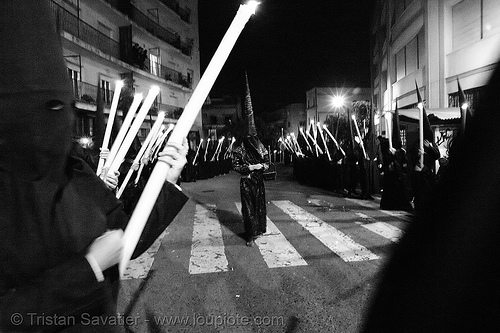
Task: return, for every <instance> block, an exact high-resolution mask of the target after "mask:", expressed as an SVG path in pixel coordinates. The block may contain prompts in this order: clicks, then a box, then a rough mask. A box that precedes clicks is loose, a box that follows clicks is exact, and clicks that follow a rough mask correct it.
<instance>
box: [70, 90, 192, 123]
mask: <svg viewBox="0 0 500 333" xmlns="http://www.w3.org/2000/svg"><path fill="white" fill-rule="evenodd" d="M97 88H98V87H97V86H95V85H92V84H90V83H87V82H83V81H76V82H73V91H74V94H75V100H76V101H78V102H85V103H88V104H97ZM101 94H102V97H103V98H104V105H106V106H107V107H110V105H111V101H112V100H113V91H111V90H104V91H101ZM153 108H154V109H156V111H163V112H165V117H166V118H170V119H179V117H180V116H181V114H182V111H183V110H184V108H181V107H178V106H173V105H169V104H163V103H157V102H155V103H154V104H153ZM154 113H155V114H156V112H154Z"/></svg>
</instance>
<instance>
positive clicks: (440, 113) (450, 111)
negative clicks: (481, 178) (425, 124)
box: [398, 108, 460, 120]
mask: <svg viewBox="0 0 500 333" xmlns="http://www.w3.org/2000/svg"><path fill="white" fill-rule="evenodd" d="M419 112H420V111H419V109H398V113H399V115H400V116H406V117H408V118H412V119H416V120H419V117H420V116H419ZM425 112H427V116H428V117H430V116H431V114H432V115H434V117H436V118H439V119H441V120H448V119H459V118H460V108H438V109H427V108H426V109H425Z"/></svg>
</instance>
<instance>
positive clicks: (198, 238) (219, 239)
mask: <svg viewBox="0 0 500 333" xmlns="http://www.w3.org/2000/svg"><path fill="white" fill-rule="evenodd" d="M345 200H347V201H348V202H350V203H354V204H356V205H358V206H359V207H360V208H359V210H357V209H352V208H351V209H350V210H347V211H344V213H345V214H351V216H352V217H353V218H354V217H358V218H361V219H362V221H363V222H355V223H353V225H355V226H356V228H358V229H359V227H362V228H361V229H360V230H365V233H366V232H367V231H369V232H370V234H372V235H373V237H382V238H379V239H387V244H390V243H391V242H392V243H396V242H398V241H399V239H400V238H401V237H402V236H403V234H404V232H403V231H402V230H401V229H399V228H398V227H396V226H395V225H393V224H391V222H382V221H379V220H377V218H375V217H373V216H368V215H367V214H365V213H368V211H367V210H366V209H363V207H365V208H369V211H373V210H376V211H379V212H382V213H384V214H387V215H390V216H392V217H396V218H397V219H396V220H395V222H398V223H402V221H405V220H407V219H408V218H409V216H408V214H407V213H406V212H391V211H389V212H388V211H383V210H380V209H378V208H377V203H376V202H368V201H362V200H356V199H350V198H346V199H345ZM270 204H272V205H273V206H275V207H277V208H278V209H279V210H281V211H282V212H284V213H285V215H286V216H287V217H288V219H289V221H287V222H293V223H298V224H299V225H300V226H302V227H303V228H304V230H306V231H307V233H308V235H309V236H310V237H313V238H314V239H317V240H319V241H320V242H321V243H322V244H323V245H324V246H326V248H327V249H328V251H331V252H333V253H335V254H336V255H337V256H338V258H340V259H341V260H343V261H344V262H346V263H352V264H355V263H356V262H361V261H369V260H377V259H380V253H379V254H376V253H373V252H372V251H370V249H369V246H368V248H367V247H365V246H364V245H362V244H360V243H358V241H359V242H362V240H361V241H360V240H359V237H358V241H356V240H355V239H353V238H352V237H353V236H355V234H356V233H354V235H352V234H351V233H350V235H351V236H349V235H347V234H346V233H344V232H342V231H341V230H339V229H337V228H335V227H333V226H332V225H331V223H328V221H326V222H325V221H323V220H322V219H320V218H319V217H317V216H315V215H314V214H313V213H311V212H309V211H307V210H306V209H305V208H302V207H301V206H299V205H297V204H295V203H293V202H291V201H288V200H277V201H271V203H270ZM321 204H322V205H323V204H329V203H326V202H322V203H321ZM329 205H330V206H331V205H332V204H329ZM235 206H236V211H237V212H238V213H239V215H240V216H241V203H240V202H235ZM216 212H217V207H216V205H214V204H198V203H197V204H195V207H194V219H193V232H192V239H191V250H190V256H189V259H188V260H189V265H188V266H189V267H188V271H189V274H209V273H220V272H227V271H229V270H230V268H229V267H230V265H229V262H228V257H227V256H226V251H227V249H226V247H225V244H224V242H225V239H224V235H223V232H222V231H223V227H222V226H221V223H220V221H219V218H218V217H217V214H216ZM276 212H277V210H276V209H274V211H273V212H272V214H274V215H276ZM323 213H324V212H323ZM323 216H324V215H323ZM275 217H276V216H275ZM280 219H283V215H282V214H281V215H280ZM224 230H225V232H224V233H225V234H226V235H227V233H228V231H227V230H228V229H224ZM366 230H367V231H366ZM164 234H165V233H164ZM164 234H162V236H161V237H160V238H159V239H158V240H157V241H156V242H155V244H154V245H153V246H152V247H151V248H150V249H149V250H148V251H147V252H146V253H145V254H144V255H143V256H141V257H139V258H138V259H136V260H134V261H132V262H131V264H130V266H129V268H128V269H127V273H126V275H125V278H129V279H130V278H144V277H145V276H146V275H147V272H148V271H149V269H150V268H151V266H152V264H153V260H154V255H155V253H156V251H158V249H159V247H160V245H161V239H162V237H163V235H164ZM361 239H363V237H361ZM292 240H293V238H292ZM226 241H227V240H226ZM256 244H257V248H258V250H259V252H260V256H261V257H262V260H263V262H265V264H266V265H267V267H269V268H273V269H274V268H286V267H295V266H307V265H309V264H310V263H308V262H307V261H306V260H305V259H304V258H303V257H302V255H301V254H300V246H299V247H297V246H298V245H300V244H296V243H294V242H292V241H291V240H289V239H287V237H286V236H285V235H284V234H283V233H282V231H280V229H279V228H278V226H276V224H275V223H274V222H273V221H272V216H271V218H270V217H269V209H268V216H267V232H266V233H265V234H264V235H262V236H261V237H259V238H257V240H256ZM241 245H242V246H245V243H244V242H243V241H242V242H241ZM325 251H327V250H326V249H325Z"/></svg>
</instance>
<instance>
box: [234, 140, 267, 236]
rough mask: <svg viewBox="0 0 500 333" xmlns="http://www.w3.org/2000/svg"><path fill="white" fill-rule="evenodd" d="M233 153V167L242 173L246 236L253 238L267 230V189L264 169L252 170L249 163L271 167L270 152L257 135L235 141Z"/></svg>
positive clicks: (241, 182)
mask: <svg viewBox="0 0 500 333" xmlns="http://www.w3.org/2000/svg"><path fill="white" fill-rule="evenodd" d="M235 146H236V147H235V148H234V150H233V154H232V156H233V157H232V161H233V169H234V170H235V171H236V172H238V173H240V174H241V175H242V177H241V180H240V193H241V213H242V215H243V222H244V226H245V234H246V235H245V236H246V238H247V240H251V239H253V238H255V237H257V236H258V235H260V234H263V233H265V232H266V227H267V222H266V215H267V213H266V191H265V187H264V176H263V171H264V170H262V169H261V170H253V171H250V169H249V165H251V164H258V163H262V164H264V165H265V168H266V169H267V168H268V167H269V158H268V153H267V150H266V148H265V147H264V145H263V144H262V143H261V142H260V141H259V139H258V138H256V136H254V137H246V138H245V139H243V142H241V144H238V143H235Z"/></svg>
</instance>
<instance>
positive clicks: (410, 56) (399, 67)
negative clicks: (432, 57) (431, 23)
mask: <svg viewBox="0 0 500 333" xmlns="http://www.w3.org/2000/svg"><path fill="white" fill-rule="evenodd" d="M424 56H425V45H424V33H423V30H420V32H419V33H418V34H417V36H415V38H413V39H412V40H411V41H410V42H409V43H408V44H406V46H405V47H403V48H402V49H401V50H399V51H398V53H396V56H395V68H396V81H399V80H401V79H402V78H404V77H405V76H407V75H408V74H411V73H413V72H414V71H416V70H417V69H419V68H421V67H422V66H423V64H424Z"/></svg>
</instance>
